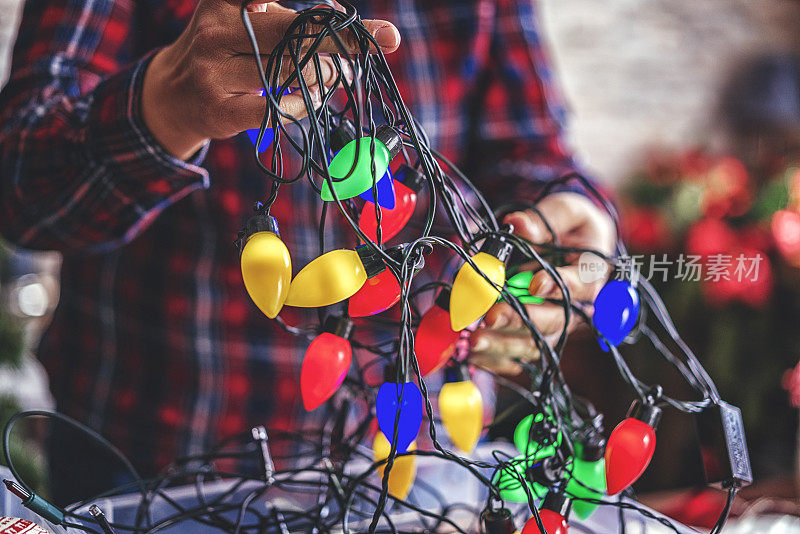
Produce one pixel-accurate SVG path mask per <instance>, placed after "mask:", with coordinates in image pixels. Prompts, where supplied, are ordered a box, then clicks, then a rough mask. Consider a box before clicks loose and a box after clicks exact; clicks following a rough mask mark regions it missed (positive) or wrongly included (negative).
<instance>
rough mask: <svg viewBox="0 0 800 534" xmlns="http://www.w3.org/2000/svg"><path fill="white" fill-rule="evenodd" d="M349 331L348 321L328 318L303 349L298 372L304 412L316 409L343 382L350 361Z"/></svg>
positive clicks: (351, 328) (349, 323) (351, 358)
mask: <svg viewBox="0 0 800 534" xmlns="http://www.w3.org/2000/svg"><path fill="white" fill-rule="evenodd" d="M352 331H353V323H351V322H350V321H349V320H347V319H344V318H341V317H333V316H331V317H328V319H327V320H326V321H325V327H324V331H323V332H322V333H321V334H320V335H318V336H317V337H315V338H314V340H313V341H312V342H311V344H310V345H309V346H308V348H307V349H306V354H305V357H304V358H303V366H302V367H301V369H300V394H301V396H302V398H303V406H305V409H306V410H307V411H309V412H310V411H313V410H316V409H317V408H319V407H320V405H322V403H323V402H325V401H326V400H328V399H329V398H331V396H332V395H333V394H334V393H336V390H337V389H339V386H341V385H342V382H344V378H345V376H347V371H348V369H350V362H351V361H352V360H353V349H352V347H351V346H350V341H348V339H349V338H350V334H351V333H352Z"/></svg>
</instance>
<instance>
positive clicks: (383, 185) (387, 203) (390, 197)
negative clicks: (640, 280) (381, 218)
mask: <svg viewBox="0 0 800 534" xmlns="http://www.w3.org/2000/svg"><path fill="white" fill-rule="evenodd" d="M359 196H360V197H361V198H363V199H364V200H366V201H367V202H375V195H373V194H372V188H371V187H370V188H369V189H367V190H366V191H364V192H363V193H361V194H360V195H359ZM394 203H395V201H394V179H393V178H392V171H391V169H386V174H384V175H383V176H381V179H380V180H378V205H379V206H380V207H382V208H386V209H387V210H391V209H394Z"/></svg>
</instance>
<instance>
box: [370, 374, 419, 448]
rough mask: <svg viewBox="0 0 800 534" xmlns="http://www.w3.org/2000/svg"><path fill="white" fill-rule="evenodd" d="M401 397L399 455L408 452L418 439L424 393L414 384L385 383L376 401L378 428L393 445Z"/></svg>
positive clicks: (398, 438)
mask: <svg viewBox="0 0 800 534" xmlns="http://www.w3.org/2000/svg"><path fill="white" fill-rule="evenodd" d="M401 396H402V404H401V405H400V422H399V423H398V425H397V452H398V453H403V452H406V451H407V450H408V446H409V445H411V442H412V441H414V440H415V439H416V438H417V434H418V433H419V428H420V426H421V425H422V393H420V391H419V388H418V387H417V385H416V384H415V383H413V382H405V383H403V384H398V383H396V382H384V383H383V384H381V387H380V389H378V398H377V399H376V401H375V408H376V412H377V416H378V428H380V429H381V432H383V435H384V436H386V439H387V440H388V441H389V443H391V442H392V437H393V435H394V423H395V416H396V415H397V403H398V402H399V399H400V398H401Z"/></svg>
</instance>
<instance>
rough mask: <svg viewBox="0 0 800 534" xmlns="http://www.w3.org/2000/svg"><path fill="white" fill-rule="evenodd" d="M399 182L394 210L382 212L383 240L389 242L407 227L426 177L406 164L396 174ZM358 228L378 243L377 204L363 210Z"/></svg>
mask: <svg viewBox="0 0 800 534" xmlns="http://www.w3.org/2000/svg"><path fill="white" fill-rule="evenodd" d="M395 176H396V177H397V180H396V181H395V184H394V198H395V203H394V208H393V209H390V210H387V209H386V208H380V210H381V239H382V240H383V241H388V240H390V239H391V238H393V237H394V236H396V235H397V234H398V233H399V232H400V230H402V229H403V227H405V225H406V224H407V223H408V221H409V220H410V219H411V216H412V215H414V208H416V207H417V193H418V192H419V189H420V187H421V186H422V180H423V179H424V176H423V175H422V174H420V173H419V172H418V171H417V170H415V169H413V168H412V167H409V166H408V165H406V164H403V165H401V166H400V168H399V169H398V170H397V172H396V173H395ZM401 179H402V180H403V181H400V180H401ZM358 227H359V228H361V231H362V232H364V234H366V236H367V237H368V238H370V239H371V240H372V241H375V242H377V241H378V231H377V228H378V219H377V218H376V217H375V204H372V203H369V202H368V203H367V204H364V207H363V208H362V209H361V217H359V219H358Z"/></svg>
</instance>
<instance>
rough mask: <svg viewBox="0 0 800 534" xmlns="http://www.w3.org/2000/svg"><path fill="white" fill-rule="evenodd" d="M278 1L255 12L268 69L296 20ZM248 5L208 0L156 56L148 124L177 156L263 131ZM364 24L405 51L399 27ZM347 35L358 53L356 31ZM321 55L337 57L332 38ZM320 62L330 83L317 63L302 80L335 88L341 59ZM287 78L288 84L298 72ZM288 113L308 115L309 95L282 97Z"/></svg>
mask: <svg viewBox="0 0 800 534" xmlns="http://www.w3.org/2000/svg"><path fill="white" fill-rule="evenodd" d="M274 1H275V0H264V1H257V2H254V3H253V4H251V5H250V7H249V8H248V10H249V16H250V21H251V22H252V25H253V29H254V31H255V35H256V37H257V39H258V46H259V49H260V50H259V51H260V53H261V54H262V61H264V63H266V58H265V56H268V55H269V53H270V52H271V51H272V49H273V48H274V47H275V46H276V45H277V43H278V42H279V41H280V40H281V39H283V36H284V34H285V32H286V29H287V28H288V27H289V25H290V24H291V23H292V21H293V20H294V19H295V17H296V15H295V12H294V11H292V10H290V9H287V8H284V7H281V6H279V5H277V4H275V3H274ZM240 5H241V4H240V0H200V3H199V4H198V6H197V9H196V10H195V12H194V15H193V16H192V20H191V21H190V22H189V25H188V27H187V28H186V29H185V30H184V32H183V33H182V34H181V35H180V37H178V39H177V40H176V41H175V42H174V43H172V44H171V45H169V46H167V47H166V48H164V49H163V50H161V51H160V52H158V53H157V54H156V56H155V57H154V58H153V60H152V61H151V63H150V65H149V67H148V69H147V72H146V73H145V79H144V88H143V92H142V112H143V116H144V121H145V123H146V124H147V127H148V128H149V129H150V131H151V132H152V134H153V136H154V137H155V138H156V140H157V141H158V142H159V143H160V144H161V145H162V146H163V147H164V149H166V150H167V151H168V152H169V153H171V154H172V155H173V156H175V157H177V158H180V159H186V158H188V157H189V156H191V155H192V154H193V153H194V152H196V151H197V150H198V149H199V148H200V147H201V146H202V145H203V143H205V142H206V141H207V140H208V139H222V138H227V137H231V136H233V135H235V134H237V133H238V132H241V131H243V130H247V129H250V128H258V127H259V126H261V120H262V118H263V116H264V111H265V109H266V99H265V98H264V97H262V96H260V94H259V93H260V91H261V89H262V87H263V84H262V83H261V79H260V78H259V75H258V70H257V69H256V66H255V58H254V56H253V53H252V46H251V44H250V40H249V39H248V36H247V32H246V31H245V29H244V26H243V24H242V20H241V16H240V12H239V10H240V7H239V6H240ZM363 22H364V25H365V26H366V27H367V29H368V30H369V31H370V33H371V34H372V35H373V37H374V38H375V41H376V42H377V43H378V45H379V46H380V47H381V50H382V51H383V52H384V53H389V52H393V51H395V50H396V49H397V48H398V47H399V46H400V33H399V32H398V31H397V28H395V27H394V25H392V24H391V23H389V22H386V21H384V20H365V21H363ZM340 37H341V38H342V41H343V42H344V43H346V44H347V45H348V46H349V47H350V49H351V51H353V52H357V47H356V45H355V43H354V42H353V39H352V35H351V32H350V31H349V30H348V31H345V32H343V33H342V34H340ZM318 51H319V52H321V53H336V52H339V48H338V47H337V46H336V44H335V43H334V41H333V39H331V38H328V39H326V40H325V41H323V43H322V44H321V46H320V47H319V48H318ZM320 60H321V62H322V68H321V71H322V76H323V79H322V80H317V78H316V74H315V69H314V65H313V64H312V63H309V64H308V67H307V68H304V72H303V73H302V75H303V77H304V78H305V80H306V82H307V83H308V84H309V86H312V84H314V85H316V84H318V83H319V82H320V81H321V82H322V83H323V84H324V85H326V86H329V85H331V84H332V83H333V81H335V80H336V70H335V68H334V66H333V61H332V60H331V59H330V58H329V57H326V56H320ZM287 64H288V61H287ZM284 70H285V69H284ZM281 74H282V75H284V76H283V77H282V78H281V81H283V80H285V79H286V76H288V75H290V74H291V72H282V73H281ZM311 93H312V98H314V97H315V98H317V99H319V87H318V86H317V87H312V88H311ZM281 110H282V111H284V112H285V113H288V114H290V115H293V116H295V117H298V118H300V117H302V116H303V115H305V104H304V102H303V98H302V96H301V95H300V94H293V95H287V96H284V97H282V99H281Z"/></svg>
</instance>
